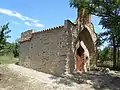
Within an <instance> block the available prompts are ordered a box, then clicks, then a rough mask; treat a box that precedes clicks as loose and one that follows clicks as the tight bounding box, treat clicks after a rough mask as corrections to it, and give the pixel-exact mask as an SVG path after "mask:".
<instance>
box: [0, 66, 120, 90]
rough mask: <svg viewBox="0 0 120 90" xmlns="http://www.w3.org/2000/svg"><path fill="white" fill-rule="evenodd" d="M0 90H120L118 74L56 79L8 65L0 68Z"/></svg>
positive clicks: (85, 75) (84, 75) (82, 75)
mask: <svg viewBox="0 0 120 90" xmlns="http://www.w3.org/2000/svg"><path fill="white" fill-rule="evenodd" d="M0 90H120V73H119V72H109V73H103V72H95V71H94V72H92V71H91V72H88V73H82V74H79V73H76V74H73V75H68V76H65V77H56V76H53V75H50V74H45V73H42V72H37V71H35V70H31V69H27V68H24V67H21V66H17V65H14V64H8V65H1V66H0Z"/></svg>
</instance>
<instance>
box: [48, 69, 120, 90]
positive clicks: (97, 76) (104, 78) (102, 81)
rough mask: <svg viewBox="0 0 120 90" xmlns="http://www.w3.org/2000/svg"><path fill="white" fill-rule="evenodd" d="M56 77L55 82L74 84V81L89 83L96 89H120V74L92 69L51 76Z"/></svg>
mask: <svg viewBox="0 0 120 90" xmlns="http://www.w3.org/2000/svg"><path fill="white" fill-rule="evenodd" d="M49 78H50V79H56V82H55V83H58V84H64V85H68V86H72V82H73V81H74V82H76V83H78V84H89V85H92V87H93V88H94V89H95V90H120V76H119V75H116V74H110V73H105V72H99V71H92V72H87V73H82V74H81V73H74V74H72V75H70V76H69V75H68V76H65V77H62V78H58V77H55V76H54V77H49Z"/></svg>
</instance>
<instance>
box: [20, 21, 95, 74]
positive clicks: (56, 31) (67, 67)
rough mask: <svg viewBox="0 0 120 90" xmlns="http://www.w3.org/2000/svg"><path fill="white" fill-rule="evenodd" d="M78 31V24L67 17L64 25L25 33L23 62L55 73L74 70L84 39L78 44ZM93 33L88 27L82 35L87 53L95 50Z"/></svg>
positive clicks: (22, 37) (22, 63) (23, 34)
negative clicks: (79, 48)
mask: <svg viewBox="0 0 120 90" xmlns="http://www.w3.org/2000/svg"><path fill="white" fill-rule="evenodd" d="M78 32H79V31H78V26H77V24H74V23H72V22H71V21H69V20H65V23H64V26H59V27H54V28H50V29H47V30H43V31H40V32H34V31H33V30H29V31H26V32H24V33H22V34H21V41H20V65H22V66H25V67H28V68H32V69H35V70H38V71H41V72H45V73H51V74H54V75H62V74H67V73H72V72H73V71H74V69H75V55H76V50H77V47H79V44H80V42H81V40H79V39H78V41H77V43H75V41H76V40H77V38H78V34H79V33H78ZM86 32H87V33H86ZM91 35H92V34H90V33H89V31H88V30H86V31H85V30H84V31H83V32H82V33H81V34H80V38H81V39H82V41H83V43H84V46H85V48H84V49H86V50H85V51H86V53H87V54H86V55H88V56H89V55H91V53H92V52H93V51H94V42H92V41H91V39H92V37H91ZM92 40H93V39H92ZM81 45H82V44H81Z"/></svg>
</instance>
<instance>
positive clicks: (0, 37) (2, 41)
mask: <svg viewBox="0 0 120 90" xmlns="http://www.w3.org/2000/svg"><path fill="white" fill-rule="evenodd" d="M8 25H9V23H7V24H5V25H3V26H1V29H0V52H2V51H3V49H4V48H5V46H6V43H7V42H6V40H7V38H10V36H9V35H8V34H9V33H10V32H11V30H9V28H8Z"/></svg>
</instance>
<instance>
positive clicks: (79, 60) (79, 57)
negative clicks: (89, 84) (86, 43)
mask: <svg viewBox="0 0 120 90" xmlns="http://www.w3.org/2000/svg"><path fill="white" fill-rule="evenodd" d="M83 70H84V49H83V48H82V46H79V48H78V49H77V51H76V71H77V72H80V71H83Z"/></svg>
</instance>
